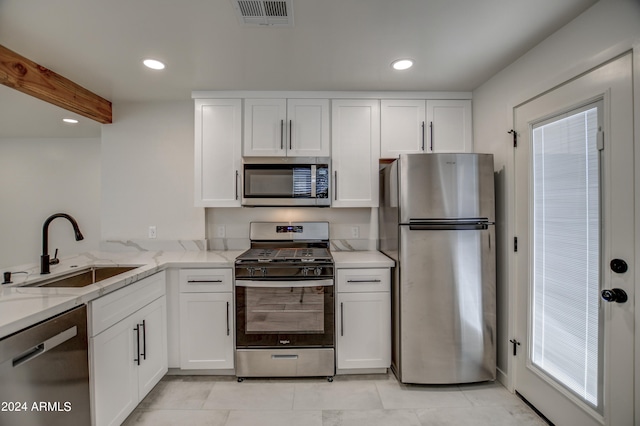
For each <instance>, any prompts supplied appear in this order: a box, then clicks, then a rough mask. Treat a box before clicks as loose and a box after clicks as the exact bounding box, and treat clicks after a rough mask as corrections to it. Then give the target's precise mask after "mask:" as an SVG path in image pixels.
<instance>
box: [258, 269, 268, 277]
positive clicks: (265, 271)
mask: <svg viewBox="0 0 640 426" xmlns="http://www.w3.org/2000/svg"><path fill="white" fill-rule="evenodd" d="M258 269H259V270H260V272H262V276H263V277H266V276H267V268H258Z"/></svg>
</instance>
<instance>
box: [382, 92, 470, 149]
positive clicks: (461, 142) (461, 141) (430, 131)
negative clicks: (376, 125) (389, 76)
mask: <svg viewBox="0 0 640 426" xmlns="http://www.w3.org/2000/svg"><path fill="white" fill-rule="evenodd" d="M471 132H472V129H471V101H470V100H427V101H424V100H383V101H382V103H381V150H380V157H381V158H398V156H399V155H400V154H405V153H420V152H425V153H432V152H473V143H472V133H471Z"/></svg>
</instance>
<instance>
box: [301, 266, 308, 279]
mask: <svg viewBox="0 0 640 426" xmlns="http://www.w3.org/2000/svg"><path fill="white" fill-rule="evenodd" d="M307 274H309V268H302V276H303V277H306V276H307Z"/></svg>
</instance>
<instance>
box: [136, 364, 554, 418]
mask: <svg viewBox="0 0 640 426" xmlns="http://www.w3.org/2000/svg"><path fill="white" fill-rule="evenodd" d="M124 425H125V426H133V425H136V426H140V425H153V426H174V425H175V426H183V425H186V426H205V425H207V426H256V425H261V426H272V425H273V426H359V425H365V426H432V425H433V426H435V425H439V426H440V425H447V426H448V425H451V426H465V425H473V426H482V425H491V426H507V425H514V426H515V425H517V426H534V425H535V426H545V425H547V423H546V422H545V421H544V420H542V419H541V418H540V417H538V416H537V415H536V414H535V413H534V412H533V411H532V410H531V409H530V408H529V407H527V406H526V405H525V404H524V403H523V402H522V401H521V400H520V399H519V398H518V397H516V396H515V395H512V394H511V393H510V392H509V391H507V390H506V389H505V388H504V387H503V386H502V385H500V384H499V383H497V382H496V383H481V384H469V385H460V386H442V385H438V386H425V385H421V386H418V385H403V384H401V383H399V382H398V381H397V380H396V378H395V377H394V376H393V374H388V375H367V376H355V375H354V376H336V377H335V379H334V381H333V383H329V382H327V381H326V379H322V378H318V379H246V380H245V381H244V382H242V383H238V382H237V381H236V379H235V377H216V376H166V377H165V378H163V379H162V381H161V382H160V383H158V385H157V386H156V387H155V388H154V389H153V390H152V391H151V392H150V393H149V395H148V396H147V397H146V398H145V399H144V400H143V401H142V402H141V403H140V405H139V406H138V408H136V410H135V411H134V412H133V413H132V414H131V415H130V416H129V418H128V419H127V420H126V421H125V423H124Z"/></svg>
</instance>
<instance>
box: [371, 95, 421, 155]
mask: <svg viewBox="0 0 640 426" xmlns="http://www.w3.org/2000/svg"><path fill="white" fill-rule="evenodd" d="M425 105H426V102H425V101H424V100H411V99H406V100H382V101H380V158H398V156H400V154H412V153H417V152H426V151H425V146H426V142H427V141H426V134H425V117H426V112H425Z"/></svg>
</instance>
